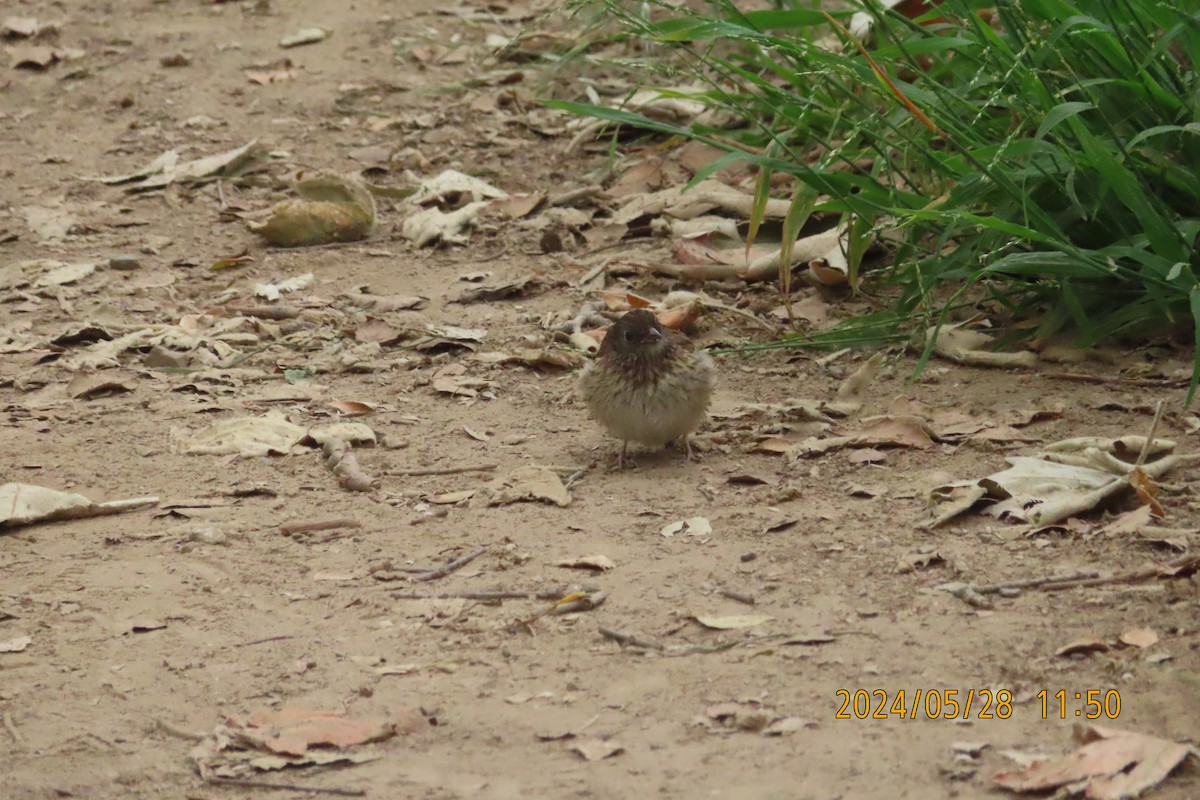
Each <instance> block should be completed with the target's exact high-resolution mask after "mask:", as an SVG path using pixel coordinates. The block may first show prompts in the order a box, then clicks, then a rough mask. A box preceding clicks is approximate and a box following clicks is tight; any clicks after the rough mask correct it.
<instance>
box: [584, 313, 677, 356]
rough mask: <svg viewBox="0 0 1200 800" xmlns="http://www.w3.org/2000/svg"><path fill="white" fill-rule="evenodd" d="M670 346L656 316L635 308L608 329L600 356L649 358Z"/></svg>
mask: <svg viewBox="0 0 1200 800" xmlns="http://www.w3.org/2000/svg"><path fill="white" fill-rule="evenodd" d="M669 346H670V340H669V339H668V335H667V332H666V330H665V329H664V328H663V326H662V324H661V323H660V322H659V321H658V318H657V317H656V316H654V312H652V311H649V310H647V309H644V308H635V309H634V310H633V311H629V312H627V313H626V314H625V315H624V316H622V317H621V318H620V319H618V320H617V321H616V322H615V323H613V326H612V327H611V328H609V329H608V333H607V334H605V336H604V341H603V342H601V343H600V355H601V356H603V355H605V354H607V353H616V354H618V355H640V356H649V355H652V354H655V353H659V352H662V351H663V350H665V349H667V348H668V347H669Z"/></svg>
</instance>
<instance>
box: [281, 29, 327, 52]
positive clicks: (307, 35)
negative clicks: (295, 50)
mask: <svg viewBox="0 0 1200 800" xmlns="http://www.w3.org/2000/svg"><path fill="white" fill-rule="evenodd" d="M331 33H332V31H328V30H325V29H324V28H315V27H314V28H301V29H300V30H298V31H296V32H295V33H289V34H287V35H286V36H284V37H283V38H281V39H280V40H279V46H280V47H283V48H288V47H300V46H301V45H306V44H316V43H317V42H323V41H325V40H326V39H327V38H329V35H330V34H331Z"/></svg>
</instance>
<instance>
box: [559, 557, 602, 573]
mask: <svg viewBox="0 0 1200 800" xmlns="http://www.w3.org/2000/svg"><path fill="white" fill-rule="evenodd" d="M554 566H556V567H566V568H568V569H590V570H595V571H596V572H607V571H608V570H610V569H613V568H614V567H616V566H617V565H616V564H614V563H613V560H612V559H611V558H609V557H608V556H599V555H597V556H583V557H582V558H566V559H563V560H561V561H555V562H554Z"/></svg>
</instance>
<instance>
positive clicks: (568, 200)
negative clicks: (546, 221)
mask: <svg viewBox="0 0 1200 800" xmlns="http://www.w3.org/2000/svg"><path fill="white" fill-rule="evenodd" d="M603 196H604V187H603V186H599V185H597V184H592V185H591V186H580V187H579V188H577V189H569V190H568V191H565V192H561V193H559V194H552V195H550V196H549V197H547V198H546V205H548V206H569V205H574V204H575V201H577V200H586V199H588V198H591V197H603Z"/></svg>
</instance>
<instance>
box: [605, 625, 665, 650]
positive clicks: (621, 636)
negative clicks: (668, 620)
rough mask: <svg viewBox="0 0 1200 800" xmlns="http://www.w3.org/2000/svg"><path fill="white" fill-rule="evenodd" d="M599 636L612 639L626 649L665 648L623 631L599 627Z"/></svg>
mask: <svg viewBox="0 0 1200 800" xmlns="http://www.w3.org/2000/svg"><path fill="white" fill-rule="evenodd" d="M600 635H601V636H603V637H604V638H605V639H612V640H613V641H614V642H617V643H619V644H623V645H626V646H628V647H642V648H645V649H646V650H665V649H666V647H665V646H663V645H661V644H659V643H658V642H651V641H649V640H647V639H643V638H641V637H640V636H638V635H637V634H634V633H625V632H624V631H618V630H614V629H612V628H605V627H604V626H601V627H600Z"/></svg>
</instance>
